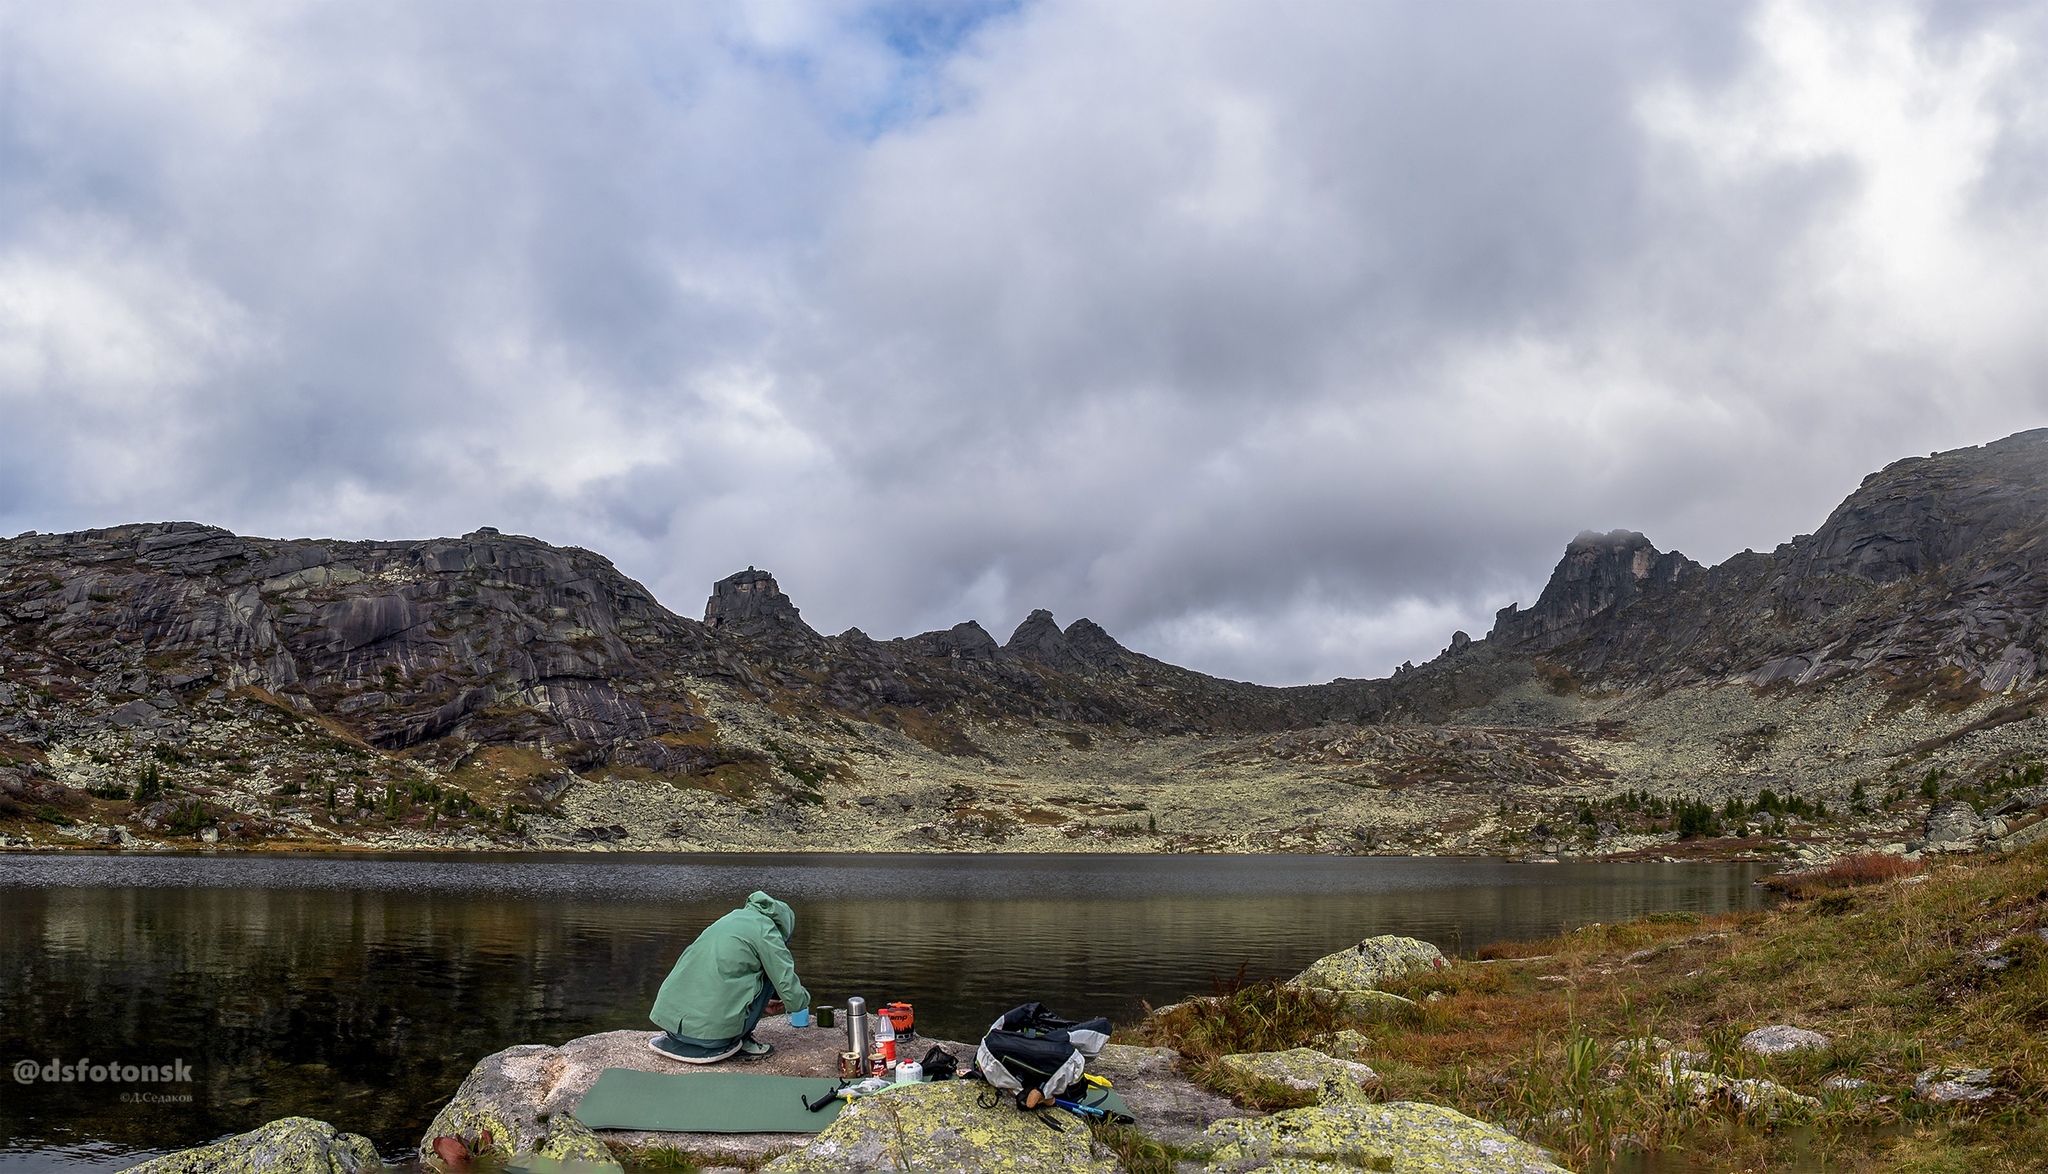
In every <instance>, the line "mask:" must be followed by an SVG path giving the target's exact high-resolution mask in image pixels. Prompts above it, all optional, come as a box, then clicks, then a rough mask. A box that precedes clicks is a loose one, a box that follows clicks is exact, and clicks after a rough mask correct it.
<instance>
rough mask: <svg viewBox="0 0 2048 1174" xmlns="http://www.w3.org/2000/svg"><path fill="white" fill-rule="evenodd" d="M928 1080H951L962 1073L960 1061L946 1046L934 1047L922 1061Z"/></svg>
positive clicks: (925, 1076)
mask: <svg viewBox="0 0 2048 1174" xmlns="http://www.w3.org/2000/svg"><path fill="white" fill-rule="evenodd" d="M920 1066H921V1067H922V1068H923V1069H924V1078H925V1079H926V1080H951V1079H953V1078H954V1077H955V1076H958V1075H960V1061H958V1060H956V1059H954V1058H953V1053H951V1052H949V1051H947V1050H946V1049H944V1048H933V1049H932V1050H931V1051H929V1052H926V1053H925V1054H924V1059H923V1060H922V1061H921V1062H920Z"/></svg>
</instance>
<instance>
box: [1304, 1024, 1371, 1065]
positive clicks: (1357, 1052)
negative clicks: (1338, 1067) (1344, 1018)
mask: <svg viewBox="0 0 2048 1174" xmlns="http://www.w3.org/2000/svg"><path fill="white" fill-rule="evenodd" d="M1314 1042H1315V1047H1316V1050H1317V1051H1319V1052H1321V1053H1323V1054H1324V1055H1326V1056H1335V1057H1336V1058H1338V1059H1339V1060H1364V1059H1365V1057H1366V1054H1367V1053H1369V1052H1371V1051H1372V1037H1371V1036H1368V1035H1366V1034H1365V1033H1364V1032H1361V1031H1355V1030H1353V1029H1352V1028H1349V1027H1343V1028H1339V1029H1337V1030H1336V1031H1333V1032H1331V1033H1330V1034H1329V1035H1326V1036H1321V1037H1318V1038H1317V1039H1316V1040H1315V1041H1314Z"/></svg>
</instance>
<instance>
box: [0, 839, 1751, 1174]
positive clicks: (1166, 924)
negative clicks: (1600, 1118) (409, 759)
mask: <svg viewBox="0 0 2048 1174" xmlns="http://www.w3.org/2000/svg"><path fill="white" fill-rule="evenodd" d="M1763 871H1765V870H1764V869H1763V868H1762V867H1761V866H1758V865H1742V864H1557V865H1522V864H1509V863H1505V862H1501V861H1495V860H1461V859H1403V858H1389V857H1331V856H936V855H915V856H821V855H725V856H641V855H634V856H622V855H612V854H593V855H587V856H573V855H571V856H565V855H559V854H548V855H538V856H530V857H523V856H492V857H485V858H478V857H473V856H472V857H447V858H436V857H421V856H405V857H394V856H353V857H342V858H336V857H332V856H322V857H317V858H315V857H254V858H252V857H235V856H176V857H162V856H115V855H107V856H77V855H71V856H19V855H15V856H0V1009H4V1011H5V1014H4V1015H0V1061H4V1062H5V1063H6V1064H7V1065H8V1067H9V1075H8V1076H6V1077H0V1082H4V1084H5V1090H6V1091H5V1093H4V1095H0V1170H28V1169H36V1170H41V1169H66V1168H68V1169H89V1168H98V1169H113V1168H118V1167H119V1166H122V1165H125V1164H127V1163H129V1162H133V1161H136V1160H138V1159H139V1158H140V1157H142V1156H147V1155H148V1154H152V1153H161V1152H164V1151H167V1150H172V1149H178V1148H182V1147H185V1146H190V1145H197V1144H200V1143H203V1142H206V1141H210V1140H213V1139H215V1138H218V1137H221V1136H224V1135H226V1134H230V1133H237V1132H241V1131H244V1130H247V1129H251V1128H254V1127H255V1126H257V1125H260V1124H262V1123H264V1122H266V1121H270V1120H274V1119H276V1118H278V1117H284V1116H290V1115H294V1114H298V1115H304V1116H308V1117H317V1118H321V1119H323V1120H327V1121H332V1122H333V1123H334V1124H336V1125H337V1126H340V1127H341V1128H343V1129H347V1130H350V1131H353V1132H357V1133H362V1134H366V1135H368V1136H369V1137H371V1138H372V1139H374V1140H375V1141H376V1142H377V1144H378V1145H379V1147H381V1148H382V1149H383V1150H384V1151H385V1152H386V1155H387V1156H397V1155H400V1154H403V1153H406V1152H407V1151H409V1150H410V1149H411V1147H412V1145H413V1144H414V1143H415V1142H416V1141H417V1139H418V1137H419V1135H420V1132H421V1131H422V1130H423V1129H424V1128H425V1127H426V1124H427V1122H428V1121H430V1120H431V1119H432V1117H433V1113H434V1110H435V1109H436V1108H437V1107H439V1105H440V1103H441V1102H442V1101H444V1100H445V1099H446V1098H447V1097H448V1096H449V1095H450V1094H451V1093H453V1092H454V1091H455V1088H456V1086H457V1085H458V1084H460V1083H461V1081H462V1078H463V1076H464V1075H465V1074H467V1073H468V1071H469V1069H470V1066H471V1065H472V1064H474V1063H475V1062H476V1061H477V1060H478V1059H479V1058H480V1057H482V1056H484V1055H486V1054H488V1053H490V1052H494V1051H497V1050H498V1049H500V1048H504V1047H507V1046H510V1045H512V1044H516V1043H536V1042H537V1043H560V1042H561V1041H563V1040H566V1039H569V1038H571V1037H574V1036H578V1035H584V1034H587V1033H590V1032H594V1031H606V1030H611V1029H614V1028H621V1027H636V1028H646V1029H648V1030H649V1031H652V1030H653V1028H652V1027H651V1026H650V1025H649V1024H648V1022H647V1009H648V1007H649V1005H650V1004H651V1003H652V1001H653V996H654V990H655V988H656V987H657V986H658V985H659V984H660V982H661V979H662V977H663V976H664V975H666V974H667V972H668V969H669V967H670V966H671V965H672V964H673V963H674V961H675V957H676V955H677V954H678V953H679V952H680V951H681V950H682V948H683V947H684V946H685V945H687V944H688V943H689V941H690V939H691V937H692V936H694V935H695V934H696V932H697V931H698V930H699V929H701V928H703V927H704V926H705V925H706V924H708V923H710V922H711V921H712V920H714V919H715V918H717V917H719V916H721V915H723V914H724V913H725V912H727V911H728V910H730V909H732V908H734V907H736V906H737V905H738V904H739V903H740V901H741V900H742V899H743V898H744V897H745V895H746V894H747V893H748V892H749V891H751V890H753V889H757V888H761V889H766V890H768V891H769V892H771V893H773V894H775V895H776V896H778V897H781V898H783V899H785V900H787V901H788V902H789V903H790V904H791V905H792V906H794V907H795V909H796V912H797V932H796V938H795V941H794V943H793V950H794V952H795V954H796V958H797V967H798V972H799V974H800V975H801V976H802V977H803V979H804V981H805V983H806V984H807V985H808V986H809V987H810V989H811V990H812V992H813V993H814V995H815V996H816V998H817V1000H818V1001H819V1002H820V1003H822V1004H824V1005H828V1006H843V1005H844V1004H845V1000H846V997H847V996H848V995H861V996H864V997H866V998H867V1000H868V1001H869V1003H870V1004H871V1005H874V1004H879V1003H884V1002H889V1001H892V1000H897V999H903V1000H908V1001H910V1002H912V1003H915V1004H916V1006H917V1018H918V1027H919V1030H920V1031H922V1032H924V1033H925V1034H931V1035H939V1036H944V1037H949V1038H953V1039H961V1040H969V1039H975V1038H978V1037H979V1035H980V1032H981V1031H982V1030H984V1029H985V1028H986V1027H987V1026H988V1023H989V1022H990V1021H991V1020H992V1019H994V1018H995V1017H996V1016H997V1015H999V1014H1001V1013H1002V1012H1003V1011H1005V1010H1007V1009H1008V1008H1010V1007H1012V1006H1014V1005H1016V1004H1017V1003H1020V1002H1023V1001H1026V1000H1028V999H1039V1000H1042V1001H1044V1002H1046V1003H1047V1004H1049V1005H1050V1006H1052V1007H1053V1008H1054V1009H1055V1010H1057V1011H1059V1012H1061V1013H1062V1014H1065V1015H1068V1016H1070V1017H1073V1018H1082V1017H1084V1016H1088V1015H1096V1014H1102V1015H1108V1016H1109V1017H1110V1018H1111V1019H1112V1020H1116V1021H1119V1022H1128V1021H1129V1020H1130V1019H1131V1018H1133V1017H1134V1016H1136V1015H1138V1014H1139V1013H1140V1005H1141V1002H1142V1001H1150V1002H1152V1003H1153V1004H1155V1005H1161V1004H1164V1003H1168V1002H1172V1001H1174V1000H1175V999H1177V998H1179V997H1181V996H1182V995H1185V994H1188V993H1203V992H1207V991H1208V990H1209V989H1210V986H1211V983H1212V982H1213V981H1214V980H1217V979H1222V978H1229V977H1230V976H1233V975H1235V974H1236V973H1237V971H1238V968H1239V967H1240V966H1242V967H1244V970H1245V973H1246V975H1247V976H1248V977H1250V978H1255V979H1256V978H1266V977H1271V976H1284V975H1288V974H1292V973H1294V972H1295V971H1297V970H1299V969H1300V968H1301V967H1303V966H1304V965H1306V964H1307V963H1309V962H1311V961H1313V960H1314V959H1316V958H1318V957H1320V956H1322V955H1324V954H1327V953H1329V952H1331V951H1333V950H1337V949H1340V948H1342V947H1344V946H1347V945H1350V944H1352V943H1354V942H1356V941H1358V940H1359V939H1360V938H1363V937H1367V936H1369V935H1372V934H1379V933H1399V934H1408V935H1411V936H1414V937H1419V938H1423V939H1426V940H1428V941H1432V942H1435V943H1437V944H1438V945H1439V946H1441V947H1443V948H1444V949H1445V951H1446V952H1453V951H1463V952H1466V953H1469V952H1471V951H1472V950H1475V949H1477V948H1478V947H1480V946H1483V945H1485V944H1486V943H1488V942H1493V941H1498V940H1502V939H1511V938H1529V937H1540V936H1544V935H1547V934H1552V933H1555V932H1557V931H1558V930H1559V929H1560V928H1563V927H1570V926H1577V925H1582V924H1585V923H1587V922H1593V921H1616V920H1621V919H1624V918H1628V917H1632V916H1635V915H1637V914H1642V913H1648V912H1654V911H1660V910H1690V911H1695V912H1701V913H1711V912H1722V911H1727V910H1734V909H1743V908H1749V907H1753V906H1755V905H1757V904H1758V903H1760V901H1761V900H1762V899H1763V897H1762V895H1761V893H1760V891H1759V890H1758V889H1756V888H1754V887H1753V886H1752V885H1751V882H1752V881H1753V880H1754V879H1755V878H1756V877H1757V876H1758V875H1760V873H1761V872H1763ZM81 1058H84V1059H88V1060H90V1061H93V1062H98V1063H125V1064H133V1065H144V1064H169V1063H172V1062H173V1061H182V1062H184V1063H185V1064H187V1065H189V1066H190V1068H191V1070H192V1075H193V1080H192V1082H191V1083H190V1084H186V1085H160V1084H159V1085H150V1084H136V1085H125V1084H116V1083H100V1084H93V1083H83V1084H81V1083H71V1084H65V1083H56V1084H45V1083H42V1082H41V1081H40V1080H39V1081H37V1082H35V1083H32V1084H21V1083H18V1081H17V1080H16V1079H14V1076H13V1072H14V1067H15V1065H16V1064H18V1063H20V1062H22V1061H27V1060H34V1061H37V1062H38V1063H39V1064H40V1063H47V1062H49V1061H51V1060H53V1059H54V1060H61V1061H65V1062H71V1061H76V1060H79V1059H81ZM137 1091H141V1092H146V1093H157V1094H163V1093H169V1094H173V1095H183V1094H184V1093H190V1095H191V1101H190V1103H183V1104H135V1103H130V1102H128V1101H124V1100H123V1094H132V1093H134V1092H137Z"/></svg>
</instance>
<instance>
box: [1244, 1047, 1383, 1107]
mask: <svg viewBox="0 0 2048 1174" xmlns="http://www.w3.org/2000/svg"><path fill="white" fill-rule="evenodd" d="M1216 1064H1217V1066H1218V1067H1220V1068H1222V1069H1223V1070H1224V1071H1225V1072H1227V1073H1229V1074H1230V1075H1231V1076H1232V1077H1233V1078H1234V1079H1236V1080H1239V1081H1243V1082H1245V1083H1246V1084H1249V1085H1253V1086H1256V1085H1258V1084H1260V1083H1266V1084H1277V1085H1279V1086H1280V1087H1282V1088H1291V1089H1294V1090H1295V1091H1297V1092H1311V1093H1314V1094H1316V1098H1317V1099H1318V1100H1321V1101H1324V1102H1329V1101H1340V1100H1356V1099H1362V1098H1363V1097H1364V1096H1365V1095H1366V1093H1365V1090H1366V1088H1367V1087H1368V1086H1370V1085H1374V1084H1378V1083H1379V1079H1380V1077H1379V1073H1377V1072H1374V1071H1373V1070H1372V1069H1371V1068H1368V1067H1367V1066H1365V1065H1364V1064H1360V1063H1358V1062H1357V1061H1356V1060H1339V1059H1337V1058H1336V1057H1334V1056H1328V1055H1324V1054H1323V1053H1322V1052H1318V1051H1315V1050H1313V1049H1310V1048H1290V1049H1289V1050H1287V1051H1284V1052H1240V1053H1238V1054H1236V1055H1231V1056H1224V1057H1221V1058H1219V1059H1218V1060H1217V1061H1216Z"/></svg>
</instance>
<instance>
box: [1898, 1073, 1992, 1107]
mask: <svg viewBox="0 0 2048 1174" xmlns="http://www.w3.org/2000/svg"><path fill="white" fill-rule="evenodd" d="M1913 1095H1914V1096H1916V1097H1919V1098H1920V1099H1921V1100H1923V1101H1931V1102H1933V1103H1935V1104H1938V1105H1952V1104H1958V1103H1963V1104H1967V1103H1969V1102H1972V1101H1984V1100H1989V1099H1991V1098H1992V1097H1995V1096H1997V1095H1998V1088H1997V1086H1995V1085H1993V1084H1992V1083H1991V1070H1990V1069H1989V1068H1929V1069H1928V1070H1927V1071H1925V1072H1922V1073H1921V1074H1920V1075H1919V1077H1918V1078H1917V1079H1915V1080H1914V1081H1913Z"/></svg>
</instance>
